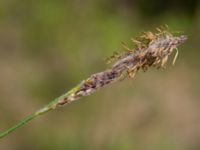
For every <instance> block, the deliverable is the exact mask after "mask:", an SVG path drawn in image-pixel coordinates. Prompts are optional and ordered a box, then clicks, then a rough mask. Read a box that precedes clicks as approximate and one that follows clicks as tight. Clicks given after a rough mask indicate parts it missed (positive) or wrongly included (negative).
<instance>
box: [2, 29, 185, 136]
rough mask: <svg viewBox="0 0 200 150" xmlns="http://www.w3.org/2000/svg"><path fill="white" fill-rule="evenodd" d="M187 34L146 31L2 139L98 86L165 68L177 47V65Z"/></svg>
mask: <svg viewBox="0 0 200 150" xmlns="http://www.w3.org/2000/svg"><path fill="white" fill-rule="evenodd" d="M186 39H187V37H186V36H185V35H180V36H173V35H172V34H171V33H170V32H169V31H168V30H167V29H159V28H157V32H155V33H152V32H144V33H143V34H142V35H141V36H139V37H137V38H135V39H132V42H133V43H134V44H135V48H133V49H131V48H128V47H127V46H126V45H125V44H123V47H124V48H125V49H126V50H127V51H126V52H124V53H122V54H118V53H114V55H113V56H111V57H110V59H109V60H114V61H115V62H114V63H113V65H112V66H111V67H110V68H109V69H107V70H105V71H103V72H100V73H96V74H93V75H91V76H90V77H89V78H87V79H86V80H83V81H82V82H81V83H80V84H78V85H77V86H75V87H74V88H73V89H72V90H70V91H69V92H67V93H65V94H63V95H62V96H60V97H58V98H56V99H55V100H53V101H52V102H50V103H49V104H48V105H46V106H44V107H43V108H41V109H39V110H38V111H36V112H34V113H33V114H31V115H29V116H28V117H26V118H25V119H23V120H22V121H20V122H19V123H17V124H15V125H14V126H12V127H11V128H9V129H7V130H5V131H4V132H1V133H0V138H3V137H5V136H6V135H8V134H9V133H11V132H13V131H15V130H16V129H17V128H19V127H21V126H22V125H24V124H26V123H28V122H29V121H31V120H32V119H34V118H35V117H37V116H39V115H42V114H44V113H46V112H48V111H50V110H53V109H55V108H57V107H59V106H62V105H64V104H68V103H70V102H73V101H74V100H77V99H79V98H81V97H83V96H87V95H90V94H92V93H93V92H95V91H97V90H98V89H100V88H102V87H104V86H106V85H109V84H110V83H113V82H116V81H118V80H122V79H124V78H126V77H127V76H128V77H131V78H133V77H134V75H135V74H136V73H137V71H138V70H140V69H142V70H144V71H146V70H147V69H148V68H149V67H150V66H152V65H153V66H156V67H157V68H165V65H166V63H167V59H168V56H169V55H170V54H171V53H172V52H173V50H176V54H175V57H174V60H173V64H174V63H175V61H176V58H177V56H178V50H177V46H178V45H180V44H182V43H184V42H185V40H186Z"/></svg>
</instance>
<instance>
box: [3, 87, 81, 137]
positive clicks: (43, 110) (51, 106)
mask: <svg viewBox="0 0 200 150" xmlns="http://www.w3.org/2000/svg"><path fill="white" fill-rule="evenodd" d="M78 89H79V85H78V86H76V87H75V88H73V89H72V90H70V91H69V92H67V93H65V94H63V95H61V96H60V97H58V98H56V99H54V100H53V101H52V102H50V103H49V104H48V105H46V106H45V107H43V108H41V109H39V110H38V111H36V112H34V113H33V114H31V115H29V116H28V117H26V118H25V119H23V120H21V121H20V122H18V123H17V124H15V125H14V126H12V127H10V128H9V129H7V130H5V131H3V132H1V133H0V139H1V138H3V137H5V136H6V135H8V134H9V133H11V132H13V131H15V130H16V129H18V128H19V127H21V126H23V125H24V124H27V123H28V122H29V121H31V120H33V119H34V118H36V117H37V116H39V115H43V114H44V113H46V112H48V111H51V110H53V109H55V108H57V106H58V105H57V104H58V103H59V101H60V100H62V99H63V98H65V97H67V96H68V95H70V94H71V93H73V92H75V91H76V90H78Z"/></svg>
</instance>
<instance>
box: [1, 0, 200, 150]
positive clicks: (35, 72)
mask: <svg viewBox="0 0 200 150" xmlns="http://www.w3.org/2000/svg"><path fill="white" fill-rule="evenodd" d="M164 24H168V25H169V27H170V29H171V30H173V31H184V32H185V34H187V35H188V37H189V39H188V41H187V42H186V43H185V44H184V45H183V46H181V47H180V48H179V49H180V50H179V58H178V59H177V64H176V66H175V67H171V66H170V65H169V67H168V69H167V70H165V71H162V72H160V71H157V70H156V69H152V70H151V71H150V72H147V73H145V74H143V73H139V74H138V75H137V76H136V78H135V79H134V80H133V81H132V80H126V81H124V82H120V83H117V84H114V85H111V86H109V87H106V88H104V89H103V90H101V91H99V92H97V93H95V94H94V95H92V96H90V97H86V98H84V99H82V100H80V101H77V102H75V103H73V104H71V105H69V106H67V107H64V108H62V109H59V110H56V111H54V112H52V113H49V114H47V115H45V116H42V117H41V118H38V119H36V120H34V121H33V122H31V123H30V124H28V125H26V126H24V127H22V128H21V129H19V130H18V131H16V132H15V133H13V134H12V135H9V136H8V137H6V138H5V139H3V140H1V144H0V149H3V150H18V149H19V150H21V149H30V150H35V149H48V150H51V149H52V150H54V149H57V150H63V149H72V150H79V149H80V150H84V149H85V150H89V149H91V150H93V149H95V150H98V149H99V150H102V149H105V150H112V149H115V150H122V149H123V150H129V149H130V150H132V149H139V150H142V149H144V150H145V149H148V150H156V149H158V150H160V149H164V150H172V149H174V150H191V149H194V150H196V149H199V148H200V143H199V140H200V130H199V126H200V109H199V107H200V101H199V100H200V94H199V90H200V87H199V85H200V83H199V81H200V79H199V77H200V75H199V73H200V72H199V67H200V65H199V64H200V60H199V54H200V53H199V49H200V44H199V39H200V4H199V1H198V0H176V1H174V0H151V1H147V0H133V1H132V0H84V1H83V0H72V1H64V0H57V1H55V0H30V1H25V0H12V1H9V0H1V1H0V72H1V73H0V97H1V100H0V118H1V119H0V130H3V129H5V128H7V127H9V126H10V125H12V124H13V123H15V122H16V121H18V120H20V119H22V118H24V117H25V116H27V115H28V114H30V113H32V112H34V111H35V110H37V109H38V108H40V107H42V106H43V105H45V104H47V103H48V102H50V101H51V100H52V99H54V98H55V97H57V96H59V95H61V94H63V93H64V92H66V91H67V90H69V89H70V88H72V87H73V86H74V85H76V84H77V83H78V82H79V81H81V80H82V79H85V78H87V77H88V76H89V75H90V74H92V73H95V72H98V71H102V70H103V69H105V68H106V67H108V66H107V65H106V63H105V59H106V57H108V56H110V55H111V54H112V53H113V52H114V51H118V50H119V51H120V50H122V48H121V46H120V43H121V42H122V41H123V42H126V43H127V44H130V42H129V41H130V38H131V37H133V36H135V35H136V36H137V35H138V34H139V33H140V32H142V31H146V30H152V29H155V28H156V27H159V26H160V25H164Z"/></svg>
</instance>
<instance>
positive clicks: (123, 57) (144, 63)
mask: <svg viewBox="0 0 200 150" xmlns="http://www.w3.org/2000/svg"><path fill="white" fill-rule="evenodd" d="M186 39H187V37H186V36H185V35H181V36H173V35H172V34H171V33H170V32H169V30H168V28H167V27H161V28H157V29H156V32H150V31H148V32H143V34H142V35H140V36H138V37H136V38H132V39H131V40H132V42H133V44H134V46H135V48H129V47H128V46H127V45H126V44H125V43H122V46H123V48H124V49H125V50H126V51H125V52H123V53H117V52H114V53H113V55H112V56H111V57H110V58H109V59H108V60H109V61H110V62H113V65H112V66H111V67H110V68H109V69H107V70H105V71H103V72H100V73H96V74H93V75H91V76H90V77H89V78H88V79H87V80H84V81H82V82H81V83H80V84H79V87H80V88H79V89H78V90H76V91H75V92H73V93H72V94H71V95H69V96H68V97H65V98H64V99H61V100H60V102H59V103H57V105H59V106H60V105H63V104H66V103H69V102H72V101H74V100H76V99H79V98H81V97H83V96H86V95H90V94H91V93H93V92H95V91H97V90H98V89H100V88H102V87H104V86H106V85H109V84H110V83H113V82H116V81H119V80H123V79H125V78H126V77H130V78H133V77H134V76H135V74H136V73H137V71H139V70H140V69H142V70H143V71H147V70H148V68H149V67H150V66H152V65H153V66H156V67H157V68H163V69H164V68H166V63H167V61H168V57H169V55H170V54H171V53H172V52H173V50H174V49H175V50H176V51H177V53H176V54H175V57H174V60H173V64H175V61H176V58H177V56H178V50H177V46H178V45H180V44H182V43H184V42H185V40H186ZM56 107H57V106H56Z"/></svg>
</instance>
